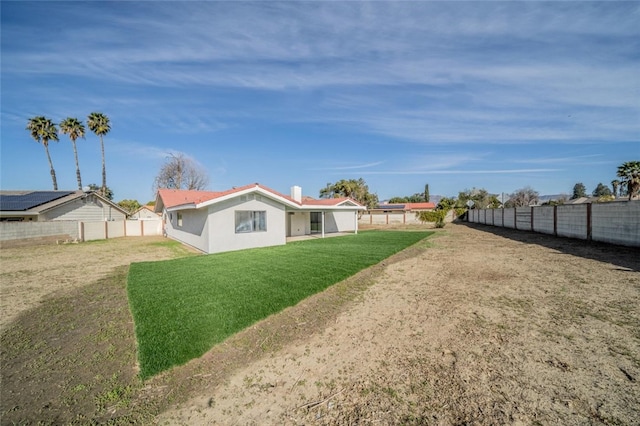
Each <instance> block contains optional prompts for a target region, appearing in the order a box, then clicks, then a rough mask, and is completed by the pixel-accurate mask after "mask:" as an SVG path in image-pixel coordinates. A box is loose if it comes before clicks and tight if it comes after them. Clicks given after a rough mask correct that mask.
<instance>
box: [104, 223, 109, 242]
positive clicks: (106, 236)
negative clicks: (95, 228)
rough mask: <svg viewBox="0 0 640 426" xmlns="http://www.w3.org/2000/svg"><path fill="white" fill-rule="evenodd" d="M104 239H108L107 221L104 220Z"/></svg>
mask: <svg viewBox="0 0 640 426" xmlns="http://www.w3.org/2000/svg"><path fill="white" fill-rule="evenodd" d="M104 239H105V240H108V239H109V222H107V221H106V220H105V221H104Z"/></svg>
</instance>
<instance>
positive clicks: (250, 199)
mask: <svg viewBox="0 0 640 426" xmlns="http://www.w3.org/2000/svg"><path fill="white" fill-rule="evenodd" d="M236 211H265V212H266V224H267V230H266V231H257V232H247V233H236V229H235V228H236V224H235V212H236ZM208 216H209V229H208V231H207V232H206V233H204V235H206V238H207V240H208V249H207V250H206V251H207V252H208V253H220V252H224V251H232V250H243V249H247V248H254V247H268V246H276V245H283V244H286V242H287V237H286V235H287V230H286V211H285V207H284V205H282V204H280V203H278V202H275V201H273V200H271V199H269V198H267V197H264V196H262V195H259V194H248V195H247V196H243V197H236V198H232V199H230V200H226V201H223V202H221V203H217V204H214V205H212V206H210V207H209V208H208Z"/></svg>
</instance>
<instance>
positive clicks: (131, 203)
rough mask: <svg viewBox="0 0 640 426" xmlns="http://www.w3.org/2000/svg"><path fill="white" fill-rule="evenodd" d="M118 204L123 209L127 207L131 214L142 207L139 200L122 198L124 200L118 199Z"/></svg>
mask: <svg viewBox="0 0 640 426" xmlns="http://www.w3.org/2000/svg"><path fill="white" fill-rule="evenodd" d="M118 205H119V206H120V207H122V208H123V209H125V210H126V211H127V212H128V213H129V214H131V213H133V212H135V211H136V210H138V209H139V208H140V207H142V206H141V205H140V203H139V202H138V200H122V201H118Z"/></svg>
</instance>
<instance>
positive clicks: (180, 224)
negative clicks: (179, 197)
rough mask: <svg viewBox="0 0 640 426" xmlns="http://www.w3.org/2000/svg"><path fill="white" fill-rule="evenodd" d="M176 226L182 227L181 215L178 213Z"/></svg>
mask: <svg viewBox="0 0 640 426" xmlns="http://www.w3.org/2000/svg"><path fill="white" fill-rule="evenodd" d="M178 226H182V213H180V212H178Z"/></svg>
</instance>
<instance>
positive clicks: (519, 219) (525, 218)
mask: <svg viewBox="0 0 640 426" xmlns="http://www.w3.org/2000/svg"><path fill="white" fill-rule="evenodd" d="M516 228H518V229H519V230H521V231H531V207H516Z"/></svg>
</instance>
